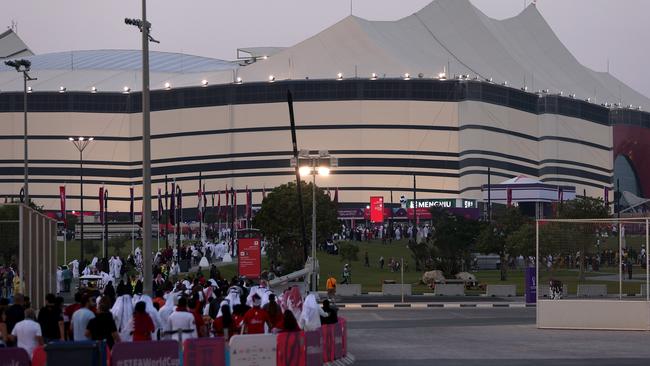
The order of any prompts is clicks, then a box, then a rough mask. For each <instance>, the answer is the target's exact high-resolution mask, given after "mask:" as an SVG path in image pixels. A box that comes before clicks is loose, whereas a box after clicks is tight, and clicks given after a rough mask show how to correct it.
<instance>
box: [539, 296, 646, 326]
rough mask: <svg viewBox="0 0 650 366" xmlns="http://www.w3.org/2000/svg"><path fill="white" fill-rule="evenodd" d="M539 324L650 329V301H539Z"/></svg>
mask: <svg viewBox="0 0 650 366" xmlns="http://www.w3.org/2000/svg"><path fill="white" fill-rule="evenodd" d="M537 327H538V328H557V329H607V330H650V303H649V302H646V301H616V300H537Z"/></svg>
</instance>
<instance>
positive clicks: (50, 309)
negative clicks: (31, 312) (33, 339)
mask: <svg viewBox="0 0 650 366" xmlns="http://www.w3.org/2000/svg"><path fill="white" fill-rule="evenodd" d="M38 324H40V326H41V331H42V333H43V341H44V342H45V343H49V342H51V341H64V340H65V335H64V332H63V313H62V311H61V308H60V307H59V306H57V304H56V296H54V294H47V295H45V306H43V307H42V308H41V310H40V311H39V312H38Z"/></svg>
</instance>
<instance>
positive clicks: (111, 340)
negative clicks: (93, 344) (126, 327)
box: [85, 297, 120, 349]
mask: <svg viewBox="0 0 650 366" xmlns="http://www.w3.org/2000/svg"><path fill="white" fill-rule="evenodd" d="M85 334H86V337H88V338H90V339H92V340H93V341H106V344H107V345H108V348H109V349H112V348H113V345H114V344H115V343H118V342H120V335H119V334H118V333H117V326H116V325H115V320H114V319H113V314H111V300H110V299H108V298H107V297H102V299H101V300H100V301H99V313H97V315H96V316H95V317H94V318H93V319H90V321H89V322H88V325H87V326H86V332H85Z"/></svg>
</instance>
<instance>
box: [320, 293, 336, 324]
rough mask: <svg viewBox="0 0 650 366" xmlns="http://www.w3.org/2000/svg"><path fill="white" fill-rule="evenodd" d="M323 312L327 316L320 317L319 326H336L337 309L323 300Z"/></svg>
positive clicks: (326, 300)
mask: <svg viewBox="0 0 650 366" xmlns="http://www.w3.org/2000/svg"><path fill="white" fill-rule="evenodd" d="M323 311H324V312H325V313H327V316H321V318H320V322H321V324H336V323H338V316H337V313H338V309H337V308H336V307H335V306H334V305H332V303H331V302H330V301H329V300H328V299H325V300H323Z"/></svg>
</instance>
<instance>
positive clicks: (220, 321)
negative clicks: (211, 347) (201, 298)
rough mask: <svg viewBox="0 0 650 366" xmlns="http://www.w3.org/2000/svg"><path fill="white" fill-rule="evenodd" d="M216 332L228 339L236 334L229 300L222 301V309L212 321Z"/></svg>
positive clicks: (217, 334)
mask: <svg viewBox="0 0 650 366" xmlns="http://www.w3.org/2000/svg"><path fill="white" fill-rule="evenodd" d="M212 328H213V331H214V334H215V335H216V336H219V337H224V338H225V340H226V341H228V340H229V339H230V337H231V336H232V335H233V334H234V330H235V327H234V321H233V319H232V314H231V313H230V305H228V302H226V301H222V302H221V310H220V312H219V314H218V315H217V317H216V318H215V319H214V322H213V323H212Z"/></svg>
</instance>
